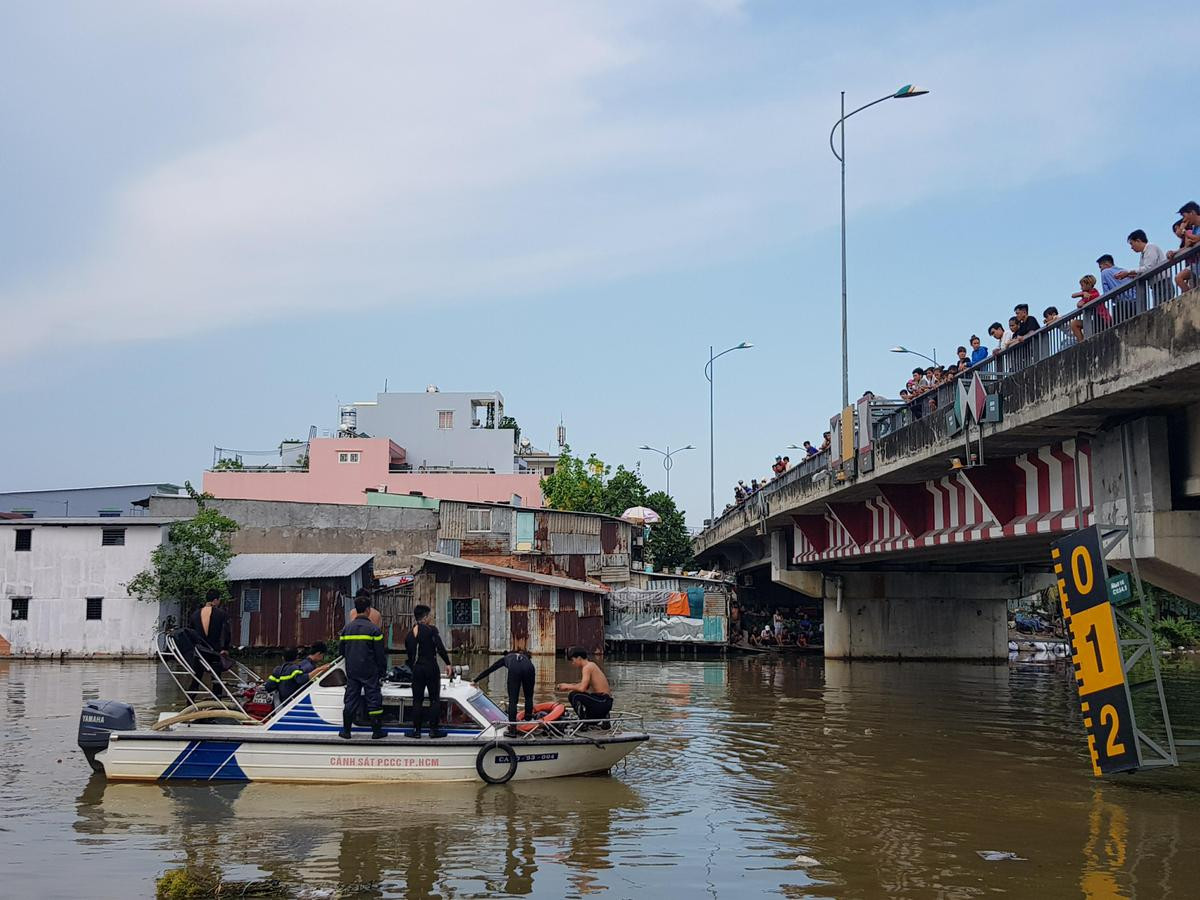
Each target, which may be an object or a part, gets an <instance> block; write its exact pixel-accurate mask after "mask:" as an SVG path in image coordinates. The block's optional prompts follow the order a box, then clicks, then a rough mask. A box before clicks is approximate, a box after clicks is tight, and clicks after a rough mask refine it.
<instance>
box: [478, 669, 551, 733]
mask: <svg viewBox="0 0 1200 900" xmlns="http://www.w3.org/2000/svg"><path fill="white" fill-rule="evenodd" d="M501 666H503V667H504V668H505V669H507V670H508V721H510V722H515V721H517V698H518V697H519V696H520V694H521V693H524V694H525V721H526V722H530V721H532V720H533V683H534V677H535V672H534V668H533V660H532V659H530V657H529V652H528V651H526V650H514V651H512V652H511V653H506V654H504V655H503V656H502V657H500V658H499V659H498V660H496V661H495V662H494V663H492V664H491V665H490V666H488V667H487V668H486V669H484V670H483V671H482V672H480V673H479V674H478V675H476V676H475V677H474V678H472V679H470V680H471V681H474V682H480V681H483V679H485V678H487V677H488V676H489V675H491V674H492V673H493V672H495V671H496V670H497V669H499V668H500V667H501ZM510 730H513V729H512V727H511V726H510ZM510 736H515V735H510Z"/></svg>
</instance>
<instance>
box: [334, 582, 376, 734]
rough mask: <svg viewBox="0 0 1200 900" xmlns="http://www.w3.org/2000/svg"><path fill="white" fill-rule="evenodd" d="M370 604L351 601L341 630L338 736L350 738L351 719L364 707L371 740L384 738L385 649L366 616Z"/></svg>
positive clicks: (352, 722) (362, 599)
mask: <svg viewBox="0 0 1200 900" xmlns="http://www.w3.org/2000/svg"><path fill="white" fill-rule="evenodd" d="M370 607H371V601H370V599H368V598H367V597H363V596H358V597H355V598H354V611H355V616H354V618H353V619H351V620H350V622H349V624H347V625H346V627H345V628H343V629H342V656H343V657H345V660H346V694H345V702H344V703H343V706H342V730H341V731H339V732H338V737H340V738H345V739H346V740H349V739H350V735H351V734H352V733H353V732H352V729H353V727H354V718H355V716H356V715H357V714H358V710H359V706H360V705H365V706H366V709H367V718H369V719H370V720H371V737H372V739H374V740H378V739H379V738H382V737H386V736H387V732H386V731H384V730H383V720H382V716H383V688H382V686H381V681H382V678H383V675H384V673H385V672H387V648H386V647H385V646H384V645H383V632H382V631H380V630H379V626H377V625H374V624H373V623H372V622H371V620H370V619H369V618H368V617H367V610H368V609H370Z"/></svg>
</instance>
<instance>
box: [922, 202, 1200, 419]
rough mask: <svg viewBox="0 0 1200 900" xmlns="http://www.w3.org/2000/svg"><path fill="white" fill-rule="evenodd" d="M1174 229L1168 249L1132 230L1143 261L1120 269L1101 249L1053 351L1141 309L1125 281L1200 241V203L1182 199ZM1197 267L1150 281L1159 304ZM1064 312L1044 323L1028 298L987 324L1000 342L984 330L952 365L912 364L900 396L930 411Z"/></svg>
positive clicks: (1046, 313)
mask: <svg viewBox="0 0 1200 900" xmlns="http://www.w3.org/2000/svg"><path fill="white" fill-rule="evenodd" d="M1171 230H1172V231H1173V232H1174V234H1175V237H1176V239H1177V240H1178V241H1179V246H1178V247H1177V248H1175V249H1172V250H1170V251H1167V252H1165V253H1164V252H1163V250H1162V248H1161V247H1159V246H1158V245H1157V244H1153V243H1151V242H1150V239H1149V238H1148V237H1147V235H1146V232H1145V231H1143V230H1142V229H1141V228H1136V229H1134V230H1133V231H1131V232H1130V233H1129V235H1128V236H1127V237H1126V239H1125V240H1126V242H1127V243H1128V244H1129V248H1130V249H1131V250H1132V251H1133V252H1134V253H1136V254H1138V261H1137V264H1136V265H1134V266H1130V267H1128V268H1118V267H1117V265H1116V261H1115V260H1114V259H1113V256H1112V254H1111V253H1102V254H1101V255H1100V256H1099V257H1098V258H1097V259H1096V266H1097V269H1098V271H1099V274H1100V278H1099V285H1100V287H1099V288H1097V286H1096V285H1097V278H1096V276H1095V275H1092V274H1090V273H1089V274H1087V275H1084V276H1083V277H1081V278H1080V279H1079V290H1078V291H1075V292H1074V293H1073V294H1071V295H1070V299H1071V300H1073V301H1075V306H1074V308H1075V309H1082V310H1085V312H1084V313H1083V314H1081V315H1078V316H1074V317H1073V318H1071V320H1070V321H1069V322H1068V323H1067V327H1066V328H1065V329H1062V328H1060V329H1059V334H1058V335H1057V336H1056V339H1055V342H1054V345H1053V349H1054V350H1056V351H1057V350H1061V349H1064V348H1065V347H1068V346H1071V345H1073V344H1076V343H1082V342H1083V341H1084V340H1085V339H1086V338H1087V337H1089V336H1091V335H1094V334H1096V333H1097V332H1099V331H1102V330H1104V329H1105V328H1108V327H1109V326H1111V325H1112V324H1113V322H1114V321H1115V320H1114V311H1117V312H1118V314H1119V316H1120V318H1121V319H1122V320H1124V319H1126V318H1129V317H1130V316H1132V315H1135V314H1136V313H1137V312H1139V311H1140V310H1139V309H1137V308H1136V304H1137V302H1138V301H1137V296H1136V294H1135V292H1134V291H1133V290H1132V289H1127V290H1125V291H1121V285H1122V282H1127V281H1130V280H1132V279H1134V278H1137V277H1138V276H1140V275H1144V274H1145V273H1147V272H1150V271H1152V270H1154V269H1156V268H1158V267H1159V266H1161V265H1163V264H1164V263H1166V262H1167V261H1168V260H1170V259H1173V258H1174V257H1175V256H1176V254H1178V253H1180V252H1182V251H1184V250H1187V249H1189V248H1191V247H1194V246H1196V245H1197V244H1200V203H1197V202H1196V201H1194V200H1189V201H1188V202H1187V203H1185V204H1183V206H1181V207H1180V208H1179V219H1178V220H1177V221H1176V222H1175V224H1174V225H1172V226H1171ZM1197 268H1200V264H1193V265H1191V266H1188V267H1187V268H1184V269H1182V270H1180V271H1179V272H1178V273H1177V274H1176V276H1175V278H1174V283H1173V285H1172V283H1171V280H1170V279H1169V278H1168V277H1167V276H1166V275H1164V276H1163V278H1162V279H1160V280H1159V281H1156V282H1155V284H1153V285H1151V288H1150V289H1151V293H1152V294H1153V296H1154V300H1155V303H1156V304H1158V303H1161V302H1163V301H1165V300H1169V299H1170V298H1171V297H1172V296H1174V293H1175V291H1179V292H1183V291H1187V290H1191V289H1192V288H1193V287H1195V286H1196V285H1197V284H1198V283H1200V281H1198V279H1197V271H1196V270H1197ZM1102 296H1104V297H1105V298H1106V299H1105V300H1104V302H1102V303H1096V302H1095V301H1097V300H1099V299H1100V298H1101V297H1102ZM1063 315H1064V313H1060V312H1059V309H1058V307H1057V306H1055V305H1053V304H1051V305H1050V306H1047V307H1046V308H1045V309H1043V310H1042V319H1041V322H1040V323H1039V322H1038V320H1037V318H1036V317H1035V316H1032V315H1030V312H1029V304H1028V303H1018V304H1017V305H1016V306H1014V307H1013V314H1012V316H1010V317H1009V319H1008V326H1007V327H1005V326H1004V325H1003V324H1002V323H1001V322H999V321H996V322H993V323H992V324H991V325H989V326H988V329H987V333H988V335H989V336H990V337H991V338H992V339H993V340H994V341H995V346H993V347H992V348H991V349H989V348H987V347H985V346H984V344H983V340H982V339H981V338H980V337H979V335H977V334H973V335H971V338H970V340H969V341H968V342H967V343H968V345H969V346H960V347H958V349H957V351H956V353H957V355H956V358H955V359H954V361H953V362H951V363H950V364H949V365H945V366H943V365H939V364H937V363H934V364H933V365H931V366H927V367H924V368H922V367H918V368H915V369H913V370H912V377H911V378H909V379H908V382H907V383H906V384H905V386H904V388H903V389H901V391H900V399H901V401H903V402H905V403H907V404H909V405H910V406H911V408H912V410H913V414H914V417H917V418H919V417H921V416H923V415H928V414H929V413H931V412H933V411H934V410H936V409H937V399H936V395H935V392H936V390H937V389H938V388H939V387H941V386H942V385H944V384H948V383H951V382H953V381H954V380H955V379H957V378H959V377H961V376H963V375H964V374H967V373H970V372H971V371H972V369H973V368H974V367H975V366H978V365H979V364H980V363H983V362H986V361H987V360H988V359H990V358H991V357H993V356H995V355H997V354H999V353H1002V352H1003V351H1005V350H1008V349H1010V348H1012V347H1015V346H1017V345H1018V344H1020V343H1022V342H1023V341H1027V340H1029V339H1030V338H1031V337H1032V336H1033V335H1034V334H1036V333H1037V332H1038V331H1039V330H1041V329H1043V328H1046V327H1048V326H1050V325H1053V324H1054V323H1055V322H1057V321H1058V320H1059V319H1060V318H1062V316H1063Z"/></svg>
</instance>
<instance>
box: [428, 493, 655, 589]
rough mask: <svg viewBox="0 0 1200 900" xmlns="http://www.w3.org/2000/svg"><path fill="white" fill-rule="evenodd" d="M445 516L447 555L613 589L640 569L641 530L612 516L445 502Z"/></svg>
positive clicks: (441, 535) (441, 546) (442, 542)
mask: <svg viewBox="0 0 1200 900" xmlns="http://www.w3.org/2000/svg"><path fill="white" fill-rule="evenodd" d="M440 517H441V521H440V525H439V528H438V545H437V550H438V552H439V553H442V554H444V555H446V556H453V557H461V558H463V559H472V560H478V561H480V562H488V563H491V564H493V565H498V566H503V567H504V568H510V569H522V570H529V571H532V572H538V573H540V574H542V575H555V576H558V577H562V578H572V579H575V580H576V581H588V580H592V581H600V582H603V583H604V584H607V585H613V586H616V585H622V584H628V583H629V581H630V569H631V567H632V566H635V565H636V566H638V567H639V568H640V566H641V559H642V529H641V528H640V527H638V526H634V525H631V524H630V523H629V522H626V521H624V520H623V519H615V518H613V517H611V516H602V515H596V514H594V513H578V512H561V511H559V510H553V509H523V508H519V507H513V506H506V505H504V504H497V503H468V502H465V501H461V500H443V501H442V504H441V510H440Z"/></svg>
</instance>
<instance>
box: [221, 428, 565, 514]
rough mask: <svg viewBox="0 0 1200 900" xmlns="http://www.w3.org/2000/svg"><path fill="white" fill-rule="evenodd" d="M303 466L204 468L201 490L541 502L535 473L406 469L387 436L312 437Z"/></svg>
mask: <svg viewBox="0 0 1200 900" xmlns="http://www.w3.org/2000/svg"><path fill="white" fill-rule="evenodd" d="M308 454H309V455H308V469H307V471H298V470H296V469H289V468H282V467H277V468H269V469H240V470H236V469H235V470H227V471H221V472H205V473H204V490H205V491H207V492H208V493H210V494H212V495H213V496H214V497H219V498H221V499H224V500H292V501H298V502H304V503H361V504H366V502H367V493H366V492H367V491H368V490H375V491H380V492H387V493H389V494H410V493H413V492H419V493H421V494H424V495H425V496H426V497H437V498H438V499H440V500H489V501H492V502H496V503H508V502H510V501H511V500H512V498H513V495H514V494H515V495H517V496H518V497H520V498H521V504H522V505H523V506H528V507H540V506H541V505H542V489H541V485H540V481H541V478H540V476H538V475H517V474H500V473H492V472H461V471H458V472H456V471H446V472H412V471H404V470H406V469H408V466H406V464H405V463H406V460H405V453H404V448H403V447H401V446H399V445H398V444H396V443H395V442H393V441H391V440H389V439H388V438H315V439H314V440H312V441H311V442H310V444H309V451H308Z"/></svg>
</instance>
